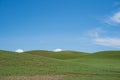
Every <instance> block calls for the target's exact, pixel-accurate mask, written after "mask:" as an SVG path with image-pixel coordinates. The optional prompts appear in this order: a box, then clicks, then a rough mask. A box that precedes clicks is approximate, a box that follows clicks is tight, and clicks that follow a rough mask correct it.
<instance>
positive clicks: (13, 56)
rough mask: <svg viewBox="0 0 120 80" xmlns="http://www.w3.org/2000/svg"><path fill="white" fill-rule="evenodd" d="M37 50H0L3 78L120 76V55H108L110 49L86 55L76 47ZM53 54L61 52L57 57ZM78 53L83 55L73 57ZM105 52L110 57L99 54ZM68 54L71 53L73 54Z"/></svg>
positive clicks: (96, 79) (114, 79)
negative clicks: (68, 49)
mask: <svg viewBox="0 0 120 80" xmlns="http://www.w3.org/2000/svg"><path fill="white" fill-rule="evenodd" d="M30 52H31V51H30ZM33 52H35V51H33ZM37 52H38V54H37V53H29V52H27V53H25V52H24V53H16V52H11V51H4V50H0V80H119V79H120V76H119V75H120V63H119V62H120V58H117V59H114V58H108V57H107V55H109V54H108V52H107V53H106V52H100V53H101V54H100V53H99V52H97V53H95V54H85V53H83V55H82V56H81V54H79V52H74V51H73V52H72V51H63V52H58V53H54V52H51V51H37ZM40 52H41V53H40ZM43 52H44V55H43ZM118 53H119V51H118V52H116V54H118ZM33 54H35V55H33ZM41 54H42V55H41ZM45 54H46V55H48V54H50V56H46V55H45ZM53 54H54V55H58V56H55V58H54V57H53ZM60 54H62V55H64V56H65V55H67V57H65V58H61V57H62V56H59V55H60ZM78 54H79V55H80V56H79V57H74V58H73V57H71V56H72V55H73V56H74V55H78ZM84 54H85V55H84ZM102 54H103V55H105V56H106V58H105V57H104V58H103V57H101V58H98V57H100V56H99V55H102ZM116 54H113V52H112V53H111V55H112V56H113V55H114V57H115V55H116ZM38 55H39V56H38ZM68 55H71V56H70V58H69V56H68ZM92 55H93V57H92ZM103 55H102V56H103ZM118 55H119V54H118ZM118 55H117V56H118ZM95 56H96V57H95ZM66 58H67V59H66ZM64 59H65V60H64Z"/></svg>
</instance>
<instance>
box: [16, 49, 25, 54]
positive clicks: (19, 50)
mask: <svg viewBox="0 0 120 80" xmlns="http://www.w3.org/2000/svg"><path fill="white" fill-rule="evenodd" d="M16 52H18V53H22V52H24V51H23V50H22V49H17V50H16Z"/></svg>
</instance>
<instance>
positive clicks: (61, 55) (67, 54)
mask: <svg viewBox="0 0 120 80" xmlns="http://www.w3.org/2000/svg"><path fill="white" fill-rule="evenodd" d="M26 53H29V54H33V55H39V56H44V57H51V58H56V59H75V58H78V57H81V56H84V55H88V54H87V53H84V52H76V51H61V52H52V51H43V50H34V51H28V52H26Z"/></svg>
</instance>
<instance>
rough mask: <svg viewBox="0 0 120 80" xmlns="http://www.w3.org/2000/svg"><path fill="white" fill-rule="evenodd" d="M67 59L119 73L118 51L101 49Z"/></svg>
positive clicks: (119, 55)
mask: <svg viewBox="0 0 120 80" xmlns="http://www.w3.org/2000/svg"><path fill="white" fill-rule="evenodd" d="M69 61H73V62H79V63H81V64H87V65H91V66H93V67H97V68H103V69H105V70H108V71H113V72H117V73H120V51H102V52H96V53H93V54H89V55H86V56H82V57H79V58H77V59H71V60H69Z"/></svg>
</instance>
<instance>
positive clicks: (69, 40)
mask: <svg viewBox="0 0 120 80" xmlns="http://www.w3.org/2000/svg"><path fill="white" fill-rule="evenodd" d="M19 48H21V49H24V50H38V49H39V50H54V49H57V48H60V49H63V50H77V51H84V52H95V51H102V50H120V1H119V0H0V49H1V50H12V51H14V50H16V49H19Z"/></svg>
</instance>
